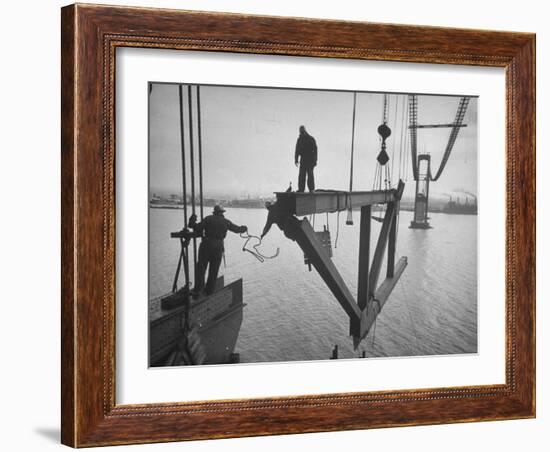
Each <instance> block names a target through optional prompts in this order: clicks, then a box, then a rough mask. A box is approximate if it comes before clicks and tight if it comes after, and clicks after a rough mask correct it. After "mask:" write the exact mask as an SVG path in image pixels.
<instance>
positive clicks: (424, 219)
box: [409, 94, 470, 229]
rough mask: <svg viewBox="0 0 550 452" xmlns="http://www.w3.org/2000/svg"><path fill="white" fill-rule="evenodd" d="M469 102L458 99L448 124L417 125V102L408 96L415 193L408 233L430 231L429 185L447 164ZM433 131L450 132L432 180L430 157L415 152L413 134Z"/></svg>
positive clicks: (412, 96) (415, 140) (468, 100)
mask: <svg viewBox="0 0 550 452" xmlns="http://www.w3.org/2000/svg"><path fill="white" fill-rule="evenodd" d="M469 102H470V98H469V97H461V98H460V101H459V103H458V109H457V112H456V116H455V120H454V122H452V123H451V124H418V98H417V96H416V94H410V95H409V132H410V137H411V154H412V159H411V160H412V169H413V177H414V180H415V181H416V191H415V197H414V217H413V220H412V221H411V225H410V226H409V227H410V228H412V229H429V228H431V226H430V223H429V222H428V200H429V195H430V182H435V181H436V180H437V179H439V177H440V176H441V174H442V173H443V170H444V169H445V166H446V165H447V161H448V160H449V157H450V155H451V151H452V150H453V146H454V144H455V142H456V138H457V137H458V133H459V132H460V129H461V128H462V127H467V125H466V124H463V122H462V121H463V120H464V116H465V115H466V110H467V108H468V103H469ZM435 128H450V129H451V133H450V135H449V141H448V142H447V146H446V148H445V152H444V154H443V159H442V160H441V164H440V165H439V169H438V170H437V173H436V174H435V176H433V175H432V170H431V156H430V154H427V153H423V154H418V152H417V133H418V129H435Z"/></svg>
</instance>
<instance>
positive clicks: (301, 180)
mask: <svg viewBox="0 0 550 452" xmlns="http://www.w3.org/2000/svg"><path fill="white" fill-rule="evenodd" d="M314 168H315V167H314V166H309V165H307V166H306V165H300V173H299V174H298V191H304V189H305V188H306V176H307V188H308V189H309V191H313V190H315V177H314V176H313V169H314Z"/></svg>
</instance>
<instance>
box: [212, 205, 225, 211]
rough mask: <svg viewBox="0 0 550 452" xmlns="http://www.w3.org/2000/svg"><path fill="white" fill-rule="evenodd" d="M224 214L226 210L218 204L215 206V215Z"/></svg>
mask: <svg viewBox="0 0 550 452" xmlns="http://www.w3.org/2000/svg"><path fill="white" fill-rule="evenodd" d="M224 212H225V209H224V208H223V207H222V206H220V205H219V204H216V205H215V206H214V213H224Z"/></svg>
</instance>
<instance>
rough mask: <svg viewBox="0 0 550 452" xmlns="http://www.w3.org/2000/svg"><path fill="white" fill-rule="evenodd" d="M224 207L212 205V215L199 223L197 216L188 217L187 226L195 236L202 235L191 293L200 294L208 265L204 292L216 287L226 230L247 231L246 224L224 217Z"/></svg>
mask: <svg viewBox="0 0 550 452" xmlns="http://www.w3.org/2000/svg"><path fill="white" fill-rule="evenodd" d="M224 212H225V209H224V208H223V207H221V206H219V205H216V206H214V211H213V213H212V215H208V216H207V217H205V218H204V219H203V220H202V221H201V222H200V223H197V216H196V215H195V214H193V215H191V217H190V218H189V227H190V228H192V229H193V230H194V232H195V234H196V236H199V237H202V240H201V244H200V246H199V258H198V263H197V270H196V275H195V287H194V288H193V291H192V294H193V295H194V296H198V295H200V293H201V292H202V291H203V289H204V277H205V274H206V269H207V267H208V279H207V281H206V294H207V295H210V294H212V293H213V292H214V289H215V287H216V280H217V278H218V271H219V269H220V264H221V261H222V256H223V252H224V246H223V241H224V239H225V236H226V235H227V231H231V232H234V233H236V234H241V233H244V232H246V231H248V227H247V226H244V225H243V226H237V225H236V224H233V223H232V222H231V221H229V220H228V219H227V218H225V217H224V215H223V214H224Z"/></svg>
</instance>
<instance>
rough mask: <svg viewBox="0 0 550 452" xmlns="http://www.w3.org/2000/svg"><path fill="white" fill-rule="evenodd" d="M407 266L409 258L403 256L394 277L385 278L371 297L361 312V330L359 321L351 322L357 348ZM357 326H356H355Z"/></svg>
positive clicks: (396, 267)
mask: <svg viewBox="0 0 550 452" xmlns="http://www.w3.org/2000/svg"><path fill="white" fill-rule="evenodd" d="M405 267H407V258H406V257H404V256H403V257H401V258H400V259H399V261H398V262H397V263H396V264H395V270H394V275H393V277H387V278H386V279H384V281H383V282H382V284H380V286H378V289H377V290H376V292H375V293H374V297H370V299H369V301H368V303H367V306H366V308H365V309H363V311H362V312H361V321H360V322H359V325H358V327H359V331H357V323H356V322H355V325H354V324H353V323H354V322H350V326H351V328H350V330H351V332H352V336H353V347H354V349H357V347H358V345H359V344H360V342H361V341H362V340H363V339H364V338H365V337H366V336H367V334H368V333H369V331H370V328H371V327H372V325H373V323H374V321H375V320H376V317H377V316H378V314H380V312H381V311H382V308H383V307H384V304H385V303H386V301H387V300H388V298H389V296H390V294H391V293H392V291H393V288H394V287H395V285H396V284H397V282H398V281H399V278H401V275H402V274H403V272H404V271H405ZM354 326H355V328H354Z"/></svg>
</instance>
